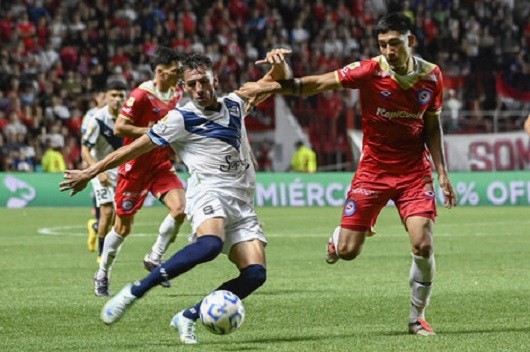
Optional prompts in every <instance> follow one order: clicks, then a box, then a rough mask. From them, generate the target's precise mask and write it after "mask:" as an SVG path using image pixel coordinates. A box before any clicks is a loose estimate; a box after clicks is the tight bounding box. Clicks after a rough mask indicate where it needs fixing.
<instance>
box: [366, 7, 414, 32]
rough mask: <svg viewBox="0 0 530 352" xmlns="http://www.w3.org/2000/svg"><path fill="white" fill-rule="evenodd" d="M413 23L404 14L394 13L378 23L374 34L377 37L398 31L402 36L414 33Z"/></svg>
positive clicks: (382, 18)
mask: <svg viewBox="0 0 530 352" xmlns="http://www.w3.org/2000/svg"><path fill="white" fill-rule="evenodd" d="M412 29H413V28H412V21H411V20H410V18H409V17H407V16H406V15H405V14H404V13H403V12H392V13H390V14H388V15H386V16H384V17H381V19H380V20H379V21H378V22H377V25H376V26H375V29H374V32H375V36H376V37H377V36H378V35H379V34H384V33H387V32H390V31H396V32H399V33H401V34H406V33H407V32H409V31H412Z"/></svg>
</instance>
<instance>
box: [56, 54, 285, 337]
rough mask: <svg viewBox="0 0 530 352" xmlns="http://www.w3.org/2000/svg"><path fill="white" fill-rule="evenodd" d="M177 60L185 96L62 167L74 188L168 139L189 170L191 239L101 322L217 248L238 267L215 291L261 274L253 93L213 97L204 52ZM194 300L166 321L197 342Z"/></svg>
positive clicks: (248, 287) (245, 285)
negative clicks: (248, 121)
mask: <svg viewBox="0 0 530 352" xmlns="http://www.w3.org/2000/svg"><path fill="white" fill-rule="evenodd" d="M285 52H287V51H286V50H285V49H275V50H273V51H272V54H273V55H275V56H278V59H277V60H278V61H281V59H280V57H281V58H283V54H284V53H285ZM269 54H271V53H269ZM183 65H184V87H185V90H186V92H187V93H188V94H189V96H190V98H191V101H190V102H188V103H186V104H185V105H184V106H183V107H180V108H177V109H175V110H173V111H170V112H169V113H168V114H167V116H166V117H165V118H164V119H162V120H160V121H159V122H158V123H157V124H156V125H154V126H153V127H152V128H151V129H150V130H149V132H148V133H147V134H146V135H144V136H142V137H140V138H138V139H137V140H136V141H135V142H134V143H132V144H129V145H127V146H124V147H123V148H121V149H119V150H118V151H116V152H115V153H113V154H111V155H109V156H108V157H107V158H106V159H105V160H103V161H102V162H99V163H97V164H96V165H93V166H92V167H90V168H88V169H85V170H67V171H66V172H65V176H64V177H65V181H63V182H61V184H60V188H61V190H62V191H64V190H69V189H70V190H72V191H71V194H72V195H74V194H76V193H78V192H79V191H81V190H82V189H83V188H84V187H85V186H86V184H87V182H88V180H90V179H91V178H93V177H94V176H95V175H97V174H98V173H99V172H102V171H103V170H106V169H109V168H112V167H115V166H116V165H119V164H121V163H123V162H126V161H127V160H130V159H132V158H135V157H137V156H139V155H141V154H143V153H147V152H149V151H150V150H153V149H154V148H155V147H157V146H158V147H166V146H168V145H171V146H172V147H173V148H174V150H175V151H176V152H177V154H178V156H179V157H180V158H181V160H182V161H183V162H184V163H185V164H186V165H187V166H188V169H189V172H190V174H191V176H190V178H189V181H188V188H187V192H186V200H187V214H188V217H189V219H190V220H191V224H192V228H193V233H194V234H195V237H196V239H195V241H194V242H193V243H191V244H189V245H188V246H186V247H184V248H182V249H181V250H180V251H178V252H177V253H175V254H174V255H173V256H172V257H171V258H170V259H168V260H167V261H166V262H164V263H163V264H162V265H161V266H160V268H159V269H157V270H153V271H152V272H151V274H150V275H149V276H147V277H145V278H144V279H143V280H140V281H137V282H135V283H134V285H130V284H129V285H126V286H125V287H124V288H123V289H122V290H121V291H120V292H119V293H118V294H117V295H116V296H114V297H113V298H112V299H111V300H109V301H108V302H107V304H105V306H104V307H103V309H102V311H101V319H102V320H103V321H104V322H105V323H107V324H112V323H114V322H116V321H118V320H119V319H120V318H121V317H122V316H123V314H125V311H126V310H127V308H128V307H130V306H131V304H133V303H134V302H135V301H136V300H137V299H138V298H141V297H143V296H144V295H145V294H146V293H147V292H148V291H149V290H150V289H151V288H153V287H155V286H156V285H158V284H159V283H160V282H161V281H163V280H168V279H172V278H175V277H177V276H179V275H181V274H183V273H185V272H187V271H189V270H191V269H192V268H193V267H195V266H196V265H198V264H201V263H205V262H208V261H211V260H213V259H214V258H216V257H217V256H218V255H219V253H221V251H223V252H224V253H227V254H228V259H229V260H230V261H231V262H233V263H234V264H235V265H236V266H237V268H238V269H239V272H240V274H239V276H238V277H236V278H233V279H231V280H229V281H227V282H225V283H223V284H222V285H221V286H219V287H218V288H217V290H228V291H231V292H233V293H234V294H236V295H237V296H238V297H239V298H241V299H244V298H245V297H247V296H248V295H250V294H251V293H252V292H254V291H255V290H256V289H258V288H259V287H260V286H261V285H263V283H264V282H265V280H266V268H265V245H266V240H265V237H264V234H263V231H262V229H261V227H260V225H259V222H258V217H257V215H256V212H255V210H254V205H253V200H254V187H255V170H254V166H253V165H252V161H251V156H250V150H249V147H248V143H246V135H245V127H244V126H245V125H244V118H245V116H246V115H247V114H248V111H249V109H251V108H252V106H253V105H255V104H257V103H258V102H259V100H253V99H252V100H249V99H250V98H252V97H250V96H245V95H244V94H241V93H240V92H239V91H235V92H232V93H230V94H229V95H227V96H225V97H222V98H217V96H216V89H217V88H218V78H217V75H214V73H213V72H212V61H211V60H210V59H209V58H207V57H205V56H201V55H191V56H189V57H187V58H186V59H185V60H184V62H183ZM285 67H286V66H285V65H275V66H273V69H272V70H271V71H270V72H269V73H268V74H267V75H266V76H270V77H271V78H269V79H274V78H275V79H279V78H282V77H286V75H287V74H288V71H286V70H285ZM264 98H266V96H264ZM200 303H201V302H198V303H197V304H196V305H195V306H193V307H190V308H188V309H185V310H183V311H181V312H179V313H177V314H176V315H175V316H174V317H173V319H172V321H171V326H173V327H175V328H176V329H177V330H178V332H179V335H180V340H181V341H182V342H183V343H185V344H195V343H197V339H196V336H195V321H196V320H197V319H198V318H199V309H198V307H199V306H200Z"/></svg>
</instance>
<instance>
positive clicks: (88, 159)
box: [81, 144, 110, 186]
mask: <svg viewBox="0 0 530 352" xmlns="http://www.w3.org/2000/svg"><path fill="white" fill-rule="evenodd" d="M81 157H82V158H83V161H84V162H85V163H86V164H87V166H92V165H94V164H95V163H97V160H96V159H95V158H94V157H93V156H92V155H91V154H90V148H89V147H87V146H86V145H84V144H83V145H81ZM98 179H99V182H101V184H102V185H103V186H108V185H109V184H110V180H109V177H108V175H107V174H106V173H105V172H102V173H100V174H99V175H98Z"/></svg>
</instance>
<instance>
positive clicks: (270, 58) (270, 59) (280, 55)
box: [255, 48, 293, 66]
mask: <svg viewBox="0 0 530 352" xmlns="http://www.w3.org/2000/svg"><path fill="white" fill-rule="evenodd" d="M292 52H293V51H292V50H291V49H287V48H276V49H272V50H271V51H269V52H267V54H266V55H265V58H264V59H261V60H257V61H256V62H255V64H256V65H257V66H260V65H266V64H270V65H274V64H280V63H282V62H284V61H285V57H286V56H287V55H290V54H291V53H292Z"/></svg>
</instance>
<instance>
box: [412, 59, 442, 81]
mask: <svg viewBox="0 0 530 352" xmlns="http://www.w3.org/2000/svg"><path fill="white" fill-rule="evenodd" d="M414 59H415V60H416V72H417V73H418V75H420V76H421V78H422V80H426V81H433V82H439V81H441V78H442V71H441V70H440V67H439V66H438V65H436V64H434V63H432V62H429V61H427V60H425V59H423V58H421V57H414Z"/></svg>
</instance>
